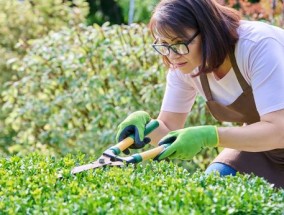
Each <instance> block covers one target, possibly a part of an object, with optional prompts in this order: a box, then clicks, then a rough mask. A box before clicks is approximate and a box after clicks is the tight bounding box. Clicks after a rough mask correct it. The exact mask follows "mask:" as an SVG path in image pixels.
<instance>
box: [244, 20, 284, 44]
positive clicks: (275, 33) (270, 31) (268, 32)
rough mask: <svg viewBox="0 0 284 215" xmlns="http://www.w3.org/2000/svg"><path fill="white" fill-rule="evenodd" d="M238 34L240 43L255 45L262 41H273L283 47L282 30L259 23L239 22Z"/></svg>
mask: <svg viewBox="0 0 284 215" xmlns="http://www.w3.org/2000/svg"><path fill="white" fill-rule="evenodd" d="M238 34H239V41H240V42H242V41H245V42H247V43H248V42H250V43H252V44H255V43H258V42H260V41H262V40H264V39H273V40H276V41H279V42H280V43H282V44H283V45H284V29H282V28H279V27H276V26H273V25H270V24H268V23H265V22H261V21H248V20H241V21H240V26H239V28H238Z"/></svg>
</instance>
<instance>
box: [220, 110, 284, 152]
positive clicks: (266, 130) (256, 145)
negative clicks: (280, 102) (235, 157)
mask: <svg viewBox="0 0 284 215" xmlns="http://www.w3.org/2000/svg"><path fill="white" fill-rule="evenodd" d="M218 132H219V140H220V143H219V146H220V147H224V148H232V149H237V150H240V151H248V152H260V151H268V150H272V149H277V148H284V110H279V111H275V112H271V113H268V114H265V115H263V116H262V117H261V119H260V122H257V123H254V124H251V125H247V126H243V127H227V128H226V127H220V128H218Z"/></svg>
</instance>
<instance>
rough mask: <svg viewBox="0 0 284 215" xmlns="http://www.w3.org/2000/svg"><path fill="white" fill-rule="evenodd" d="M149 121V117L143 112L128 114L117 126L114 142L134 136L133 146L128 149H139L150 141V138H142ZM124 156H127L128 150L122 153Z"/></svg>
mask: <svg viewBox="0 0 284 215" xmlns="http://www.w3.org/2000/svg"><path fill="white" fill-rule="evenodd" d="M150 121H151V117H150V115H149V114H148V113H147V112H145V111H136V112H134V113H132V114H130V115H129V116H128V117H127V118H126V119H125V120H124V121H123V122H122V123H120V124H119V126H118V131H117V135H116V141H117V142H120V141H122V140H124V139H125V138H127V137H128V136H130V135H131V134H133V135H134V144H133V145H131V146H130V147H129V148H132V149H140V148H143V147H144V146H145V145H146V144H147V143H149V142H150V141H151V139H150V138H148V137H146V138H145V137H144V131H145V127H146V125H147V124H148V123H149V122H150ZM124 153H125V154H129V153H130V152H129V150H128V149H127V150H125V151H124Z"/></svg>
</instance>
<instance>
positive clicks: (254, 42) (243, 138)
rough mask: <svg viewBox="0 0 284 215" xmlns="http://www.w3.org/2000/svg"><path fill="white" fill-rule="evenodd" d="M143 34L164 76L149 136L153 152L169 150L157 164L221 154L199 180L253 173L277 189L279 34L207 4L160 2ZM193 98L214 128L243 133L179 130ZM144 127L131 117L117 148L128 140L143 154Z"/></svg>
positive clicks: (282, 53)
mask: <svg viewBox="0 0 284 215" xmlns="http://www.w3.org/2000/svg"><path fill="white" fill-rule="evenodd" d="M149 28H150V30H151V32H152V34H153V36H154V39H155V42H154V44H153V48H154V49H155V50H156V51H157V52H158V53H159V54H160V55H162V58H163V60H164V63H165V64H166V66H167V67H168V68H169V71H168V74H167V85H166V90H165V95H164V98H163V103H162V107H161V111H160V114H159V116H158V118H157V120H158V121H159V122H160V126H159V128H158V129H156V130H155V131H154V132H153V133H152V134H151V135H150V136H149V137H150V138H151V144H154V145H155V144H159V145H161V144H166V143H171V145H170V146H169V147H168V148H167V149H166V150H165V151H164V153H162V154H161V155H160V157H159V159H164V158H169V159H174V158H176V159H181V160H190V159H192V158H193V157H194V156H195V155H196V154H197V153H198V152H200V150H201V149H202V148H204V147H216V146H218V147H223V148H224V150H223V151H222V152H221V153H220V154H219V155H218V156H217V157H216V158H215V160H214V161H213V162H212V164H211V165H210V166H209V167H208V169H207V170H206V173H210V172H212V171H218V172H220V175H228V174H231V175H235V174H236V172H240V173H248V174H250V173H253V174H254V175H257V176H260V177H264V178H265V179H267V180H268V181H269V182H271V183H273V184H275V186H276V187H284V30H283V29H280V28H278V27H274V26H271V25H268V24H265V23H262V22H255V21H244V20H240V16H239V14H238V12H237V11H235V10H233V9H231V8H228V7H224V6H222V5H220V4H218V3H217V2H215V1H214V0H162V1H161V2H160V3H159V4H158V5H157V6H156V9H155V10H154V13H153V15H152V17H151V20H150V23H149ZM197 93H200V94H201V96H203V97H204V98H205V99H206V101H207V106H208V108H209V110H210V112H211V113H212V115H213V116H214V117H215V118H216V119H217V120H219V121H228V122H238V123H241V124H244V125H240V126H233V127H216V126H213V125H205V126H196V127H187V128H184V124H185V121H186V118H187V115H188V114H189V113H190V110H191V108H192V105H193V103H194V100H195V97H196V95H197ZM150 120H151V117H150V116H149V114H148V113H147V112H144V111H137V112H134V113H132V114H131V115H129V116H128V117H127V118H126V119H125V120H124V121H123V122H122V123H121V124H120V125H119V128H118V133H117V141H119V140H122V139H124V138H125V137H126V136H127V135H128V134H129V133H135V145H134V148H140V147H143V146H144V145H145V144H146V143H148V142H149V138H145V137H144V135H143V133H144V128H145V124H147V123H148V122H149V121H150Z"/></svg>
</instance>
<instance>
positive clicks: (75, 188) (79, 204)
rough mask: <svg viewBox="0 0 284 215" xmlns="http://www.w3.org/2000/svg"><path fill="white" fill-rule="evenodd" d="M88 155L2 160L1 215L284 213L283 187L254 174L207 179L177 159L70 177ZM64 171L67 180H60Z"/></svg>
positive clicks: (35, 156)
mask: <svg viewBox="0 0 284 215" xmlns="http://www.w3.org/2000/svg"><path fill="white" fill-rule="evenodd" d="M83 160H84V157H83V155H81V154H79V155H77V156H76V157H75V156H70V155H68V156H65V157H63V158H61V159H55V158H52V157H46V156H42V155H37V154H31V155H29V156H26V157H24V158H22V157H18V156H14V157H11V158H1V159H0V174H1V178H0V188H1V189H0V196H1V201H0V211H1V212H0V213H1V214H45V213H46V214H112V215H114V214H222V215H223V214H258V215H259V214H264V215H267V214H279V215H281V214H283V212H284V211H283V208H284V190H275V189H273V187H272V186H271V185H269V184H268V183H266V182H265V181H264V180H262V179H261V178H258V177H253V176H250V177H249V176H243V175H238V176H235V177H232V176H228V177H222V178H221V177H219V176H216V175H215V176H214V175H210V176H209V177H206V176H205V175H204V174H203V173H201V172H198V171H197V172H196V173H194V174H190V173H188V172H187V171H186V170H184V169H183V168H180V167H178V166H176V165H174V164H173V163H167V162H160V163H157V162H147V163H144V164H143V165H142V164H138V165H137V166H128V167H123V168H116V167H114V168H106V169H96V170H90V171H88V172H83V173H80V174H78V175H75V176H73V175H70V174H69V172H70V169H71V168H72V167H73V166H74V165H76V164H82V163H84V161H83ZM60 171H63V175H64V178H63V179H61V180H59V179H57V174H58V173H59V172H60Z"/></svg>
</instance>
